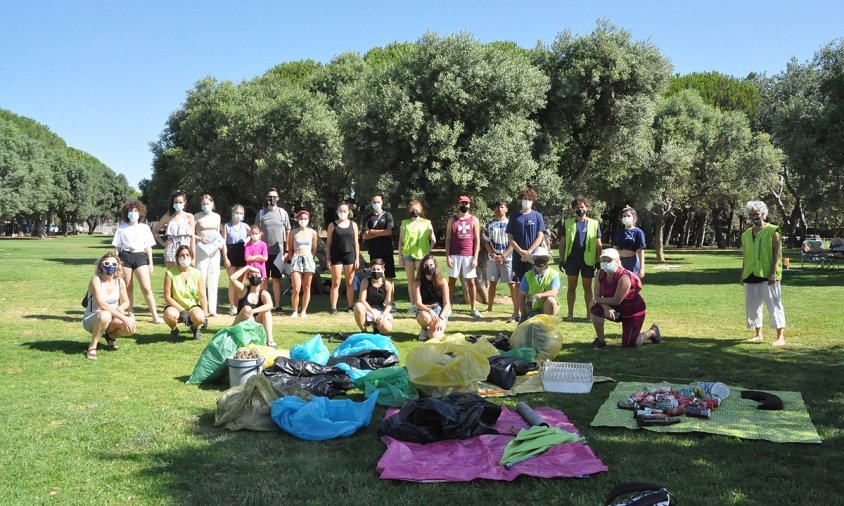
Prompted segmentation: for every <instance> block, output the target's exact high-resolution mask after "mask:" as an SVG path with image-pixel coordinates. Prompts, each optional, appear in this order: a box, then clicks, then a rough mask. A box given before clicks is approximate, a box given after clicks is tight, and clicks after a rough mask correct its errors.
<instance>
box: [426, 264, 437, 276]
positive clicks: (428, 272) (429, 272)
mask: <svg viewBox="0 0 844 506" xmlns="http://www.w3.org/2000/svg"><path fill="white" fill-rule="evenodd" d="M422 272H423V273H425V275H426V276H433V275H434V274H436V273H437V268H436V267H434V266H432V265H426V266H425V267H422Z"/></svg>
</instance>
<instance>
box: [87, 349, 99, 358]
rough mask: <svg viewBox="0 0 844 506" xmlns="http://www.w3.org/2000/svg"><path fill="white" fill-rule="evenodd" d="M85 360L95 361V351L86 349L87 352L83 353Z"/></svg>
mask: <svg viewBox="0 0 844 506" xmlns="http://www.w3.org/2000/svg"><path fill="white" fill-rule="evenodd" d="M85 358H87V359H88V360H97V349H96V348H88V351H87V352H86V353H85Z"/></svg>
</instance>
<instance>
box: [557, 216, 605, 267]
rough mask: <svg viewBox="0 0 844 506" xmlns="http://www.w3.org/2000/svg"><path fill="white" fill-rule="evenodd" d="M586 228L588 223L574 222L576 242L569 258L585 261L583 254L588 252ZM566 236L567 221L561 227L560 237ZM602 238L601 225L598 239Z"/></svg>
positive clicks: (584, 221)
mask: <svg viewBox="0 0 844 506" xmlns="http://www.w3.org/2000/svg"><path fill="white" fill-rule="evenodd" d="M586 226H587V221H586V220H583V221H575V222H574V242H572V245H571V253H570V254H569V258H573V259H580V260H582V259H583V252H584V251H586ZM565 236H566V224H565V221H564V222H563V223H562V224H561V225H560V231H559V237H565ZM600 238H601V225H598V239H600Z"/></svg>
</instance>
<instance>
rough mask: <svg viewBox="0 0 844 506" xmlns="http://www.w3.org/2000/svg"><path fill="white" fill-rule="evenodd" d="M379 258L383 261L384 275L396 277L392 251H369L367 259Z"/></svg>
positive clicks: (391, 277)
mask: <svg viewBox="0 0 844 506" xmlns="http://www.w3.org/2000/svg"><path fill="white" fill-rule="evenodd" d="M376 258H380V259H381V260H383V261H384V277H385V278H390V279H393V278H395V277H396V260H395V257H394V256H393V252H392V251H370V252H369V261H370V262H372V261H373V260H374V259H376Z"/></svg>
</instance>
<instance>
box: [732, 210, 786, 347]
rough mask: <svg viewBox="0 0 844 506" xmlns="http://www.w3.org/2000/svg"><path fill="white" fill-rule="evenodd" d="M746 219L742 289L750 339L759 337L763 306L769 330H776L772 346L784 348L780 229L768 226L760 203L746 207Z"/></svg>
mask: <svg viewBox="0 0 844 506" xmlns="http://www.w3.org/2000/svg"><path fill="white" fill-rule="evenodd" d="M747 217H748V219H749V220H750V221H751V222H752V223H753V227H751V228H749V229H747V230H745V231H744V233H743V234H742V235H741V252H742V255H743V258H742V264H741V284H742V286H743V287H744V307H745V312H746V314H747V328H749V329H755V330H756V335H755V336H754V337H752V338H751V339H749V340H748V341H749V342H751V343H758V342H761V341H762V340H763V337H762V303H763V302H764V303H765V305H766V306H767V307H768V316H769V318H770V320H771V328H772V329H777V339H776V341H774V342H773V345H774V346H782V345H784V344H785V310H784V309H783V307H782V290H781V289H780V280H781V279H782V247H781V243H780V238H781V237H782V229H781V228H780V227H779V226H777V225H773V224H771V223H765V220H766V219H767V218H768V206H766V205H765V203H764V202H762V201H760V200H751V201H750V202H748V203H747Z"/></svg>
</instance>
